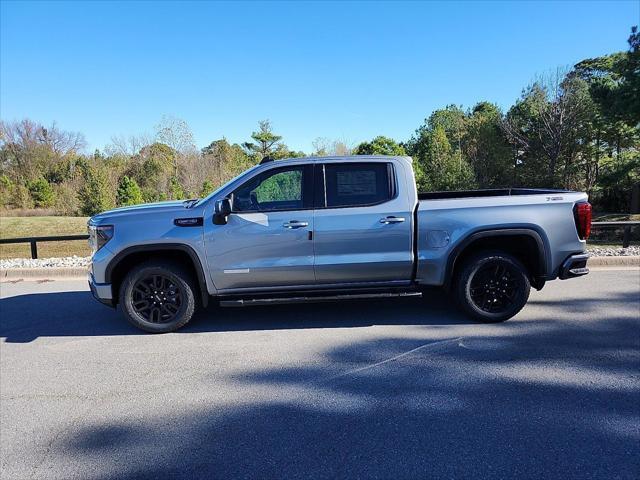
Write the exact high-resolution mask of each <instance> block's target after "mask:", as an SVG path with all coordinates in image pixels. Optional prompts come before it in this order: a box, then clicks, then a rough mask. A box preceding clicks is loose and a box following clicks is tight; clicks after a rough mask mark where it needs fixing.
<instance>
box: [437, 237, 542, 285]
mask: <svg viewBox="0 0 640 480" xmlns="http://www.w3.org/2000/svg"><path fill="white" fill-rule="evenodd" d="M483 250H499V251H504V252H505V253H509V254H512V255H513V256H515V257H516V258H518V260H520V261H521V262H522V263H523V264H524V265H525V266H526V267H527V269H528V270H529V273H530V281H531V285H532V286H533V287H534V288H536V289H537V290H540V289H542V287H543V286H544V284H545V282H546V278H547V275H548V272H549V271H550V262H551V260H550V257H549V246H548V240H547V238H546V235H545V234H544V232H542V231H540V229H539V228H538V227H536V226H523V227H517V228H511V227H505V228H497V229H496V228H492V229H486V230H480V231H476V232H473V233H471V234H469V235H468V236H466V237H465V238H464V239H463V240H461V241H460V242H459V243H458V244H457V245H456V246H455V247H454V249H453V250H452V252H451V254H450V255H449V258H448V260H447V267H446V272H445V282H444V286H445V288H446V289H447V290H449V289H450V288H451V285H452V283H453V279H454V277H455V273H456V272H457V270H458V269H459V268H460V266H461V265H462V263H463V262H464V260H466V259H467V258H469V257H470V256H471V255H474V254H476V253H477V252H480V251H483ZM531 250H533V251H534V255H531Z"/></svg>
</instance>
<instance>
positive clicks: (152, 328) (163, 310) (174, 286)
mask: <svg viewBox="0 0 640 480" xmlns="http://www.w3.org/2000/svg"><path fill="white" fill-rule="evenodd" d="M195 291H196V290H195V287H194V283H193V279H192V278H191V276H190V275H189V274H188V273H187V272H185V271H184V270H183V269H182V268H180V267H179V266H178V265H176V264H173V263H169V262H162V261H149V262H145V263H142V264H140V265H138V266H136V267H134V268H132V269H131V270H130V271H129V272H128V273H127V275H126V276H125V278H124V280H123V282H122V285H121V287H120V305H121V306H122V310H123V312H124V314H125V317H126V318H127V320H128V321H129V322H130V323H131V324H133V325H134V326H136V327H138V328H140V329H141V330H144V331H146V332H150V333H166V332H172V331H174V330H177V329H179V328H181V327H183V326H185V325H186V324H187V323H189V320H191V317H192V316H193V312H194V311H195V295H194V292H195Z"/></svg>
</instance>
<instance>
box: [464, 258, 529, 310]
mask: <svg viewBox="0 0 640 480" xmlns="http://www.w3.org/2000/svg"><path fill="white" fill-rule="evenodd" d="M530 291H531V283H530V282H529V275H528V271H527V269H526V268H525V266H524V265H523V264H522V263H521V262H520V261H519V260H518V259H517V258H515V257H513V256H512V255H509V254H507V253H502V252H482V253H480V254H477V255H475V256H473V257H471V258H469V259H468V260H466V261H465V262H464V264H463V265H462V268H460V270H459V273H458V275H457V276H456V279H455V285H454V296H455V299H456V302H457V304H458V306H459V307H460V308H461V309H462V310H463V311H464V312H465V313H466V314H467V315H469V316H471V317H472V318H473V319H475V320H477V321H479V322H482V323H497V322H504V321H505V320H508V319H510V318H511V317H513V316H514V315H515V314H517V313H518V312H519V311H520V310H522V307H524V306H525V304H526V303H527V300H528V299H529V292H530Z"/></svg>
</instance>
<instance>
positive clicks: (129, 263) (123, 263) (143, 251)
mask: <svg viewBox="0 0 640 480" xmlns="http://www.w3.org/2000/svg"><path fill="white" fill-rule="evenodd" d="M154 258H158V259H162V260H167V259H171V260H176V261H178V262H180V264H181V265H182V266H183V267H185V268H187V269H188V270H189V272H190V273H191V274H192V275H193V277H194V279H195V280H196V281H197V282H198V288H199V289H200V297H201V298H200V300H201V302H202V305H203V306H204V307H206V306H207V304H208V303H209V291H208V290H207V280H206V277H205V273H204V269H203V268H202V263H201V262H200V259H199V258H198V254H197V253H196V252H195V250H194V249H193V248H192V247H190V246H189V245H184V244H180V243H157V244H146V245H135V246H132V247H128V248H125V249H123V250H122V251H120V252H119V253H118V254H117V255H116V256H115V257H113V259H112V260H111V261H110V262H109V264H108V265H107V267H106V269H105V282H107V283H110V284H111V290H112V298H113V299H114V302H117V299H118V294H119V290H120V285H121V284H122V280H123V279H124V276H125V275H126V274H127V272H128V271H130V270H131V268H133V267H134V266H135V265H138V264H140V263H141V262H144V261H147V260H152V259H154Z"/></svg>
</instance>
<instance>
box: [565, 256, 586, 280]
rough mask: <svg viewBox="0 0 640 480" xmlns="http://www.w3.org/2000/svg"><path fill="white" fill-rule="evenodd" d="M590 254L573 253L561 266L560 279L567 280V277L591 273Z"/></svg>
mask: <svg viewBox="0 0 640 480" xmlns="http://www.w3.org/2000/svg"><path fill="white" fill-rule="evenodd" d="M588 259H589V255H588V254H586V253H579V254H577V255H571V256H570V257H569V258H567V259H566V260H565V261H564V262H563V263H562V266H561V267H560V274H559V275H558V277H559V278H560V280H566V279H567V278H575V277H581V276H582V275H586V274H587V273H589V269H588V268H587V260H588Z"/></svg>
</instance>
